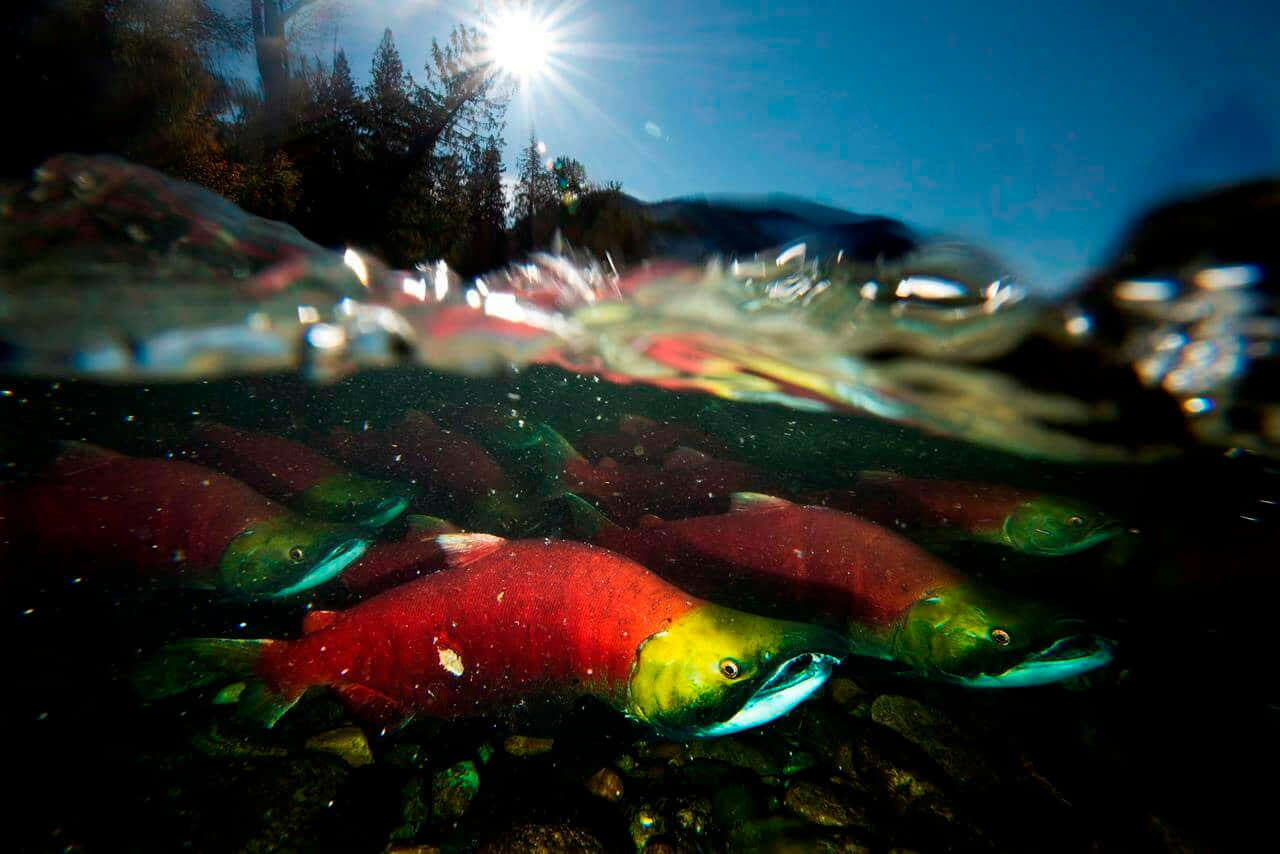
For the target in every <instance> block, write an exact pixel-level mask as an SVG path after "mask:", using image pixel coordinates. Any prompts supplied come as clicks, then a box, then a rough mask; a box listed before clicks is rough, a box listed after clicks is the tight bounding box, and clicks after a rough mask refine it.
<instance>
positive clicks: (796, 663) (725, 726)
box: [695, 652, 840, 738]
mask: <svg viewBox="0 0 1280 854" xmlns="http://www.w3.org/2000/svg"><path fill="white" fill-rule="evenodd" d="M839 663H840V659H838V658H836V657H835V656H833V655H826V654H823V653H812V652H806V653H802V654H800V655H797V656H795V657H794V658H790V659H788V660H787V661H784V662H783V663H782V664H781V665H780V666H779V667H778V669H777V670H775V671H774V674H773V676H770V677H769V679H768V681H766V682H765V684H764V685H762V686H760V688H759V689H758V690H757V691H756V692H755V693H754V694H752V695H751V698H750V699H749V700H747V702H746V703H745V704H743V706H742V708H741V709H740V710H739V711H738V713H737V714H735V715H734V716H733V717H731V718H729V720H727V721H724V722H722V723H717V724H710V725H708V726H706V727H702V728H701V729H699V730H698V731H697V732H696V733H695V736H696V737H697V738H715V737H717V736H721V735H729V734H731V733H735V732H741V731H742V730H744V729H751V728H752V727H757V726H760V725H761V724H767V723H769V721H771V720H773V719H774V718H780V717H782V716H783V715H785V714H786V713H787V712H789V711H791V710H792V709H793V708H795V707H796V706H798V705H800V704H801V703H803V702H804V701H805V700H807V699H809V697H810V696H812V695H813V693H814V692H815V691H817V690H818V689H819V688H821V687H822V686H823V684H825V683H826V681H827V679H828V677H830V676H831V671H832V670H834V669H835V668H836V666H837V665H838V664H839Z"/></svg>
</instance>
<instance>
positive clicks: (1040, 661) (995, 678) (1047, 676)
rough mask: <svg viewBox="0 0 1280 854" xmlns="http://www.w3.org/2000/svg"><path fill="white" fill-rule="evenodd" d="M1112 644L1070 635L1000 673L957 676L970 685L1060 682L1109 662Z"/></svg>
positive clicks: (989, 686)
mask: <svg viewBox="0 0 1280 854" xmlns="http://www.w3.org/2000/svg"><path fill="white" fill-rule="evenodd" d="M1114 654H1115V645H1114V644H1113V643H1112V642H1111V641H1109V640H1107V639H1106V638H1103V637H1100V636H1098V635H1091V634H1084V635H1071V636H1070V637H1065V638H1061V639H1059V640H1056V641H1054V642H1053V643H1052V644H1050V645H1049V646H1047V647H1045V648H1044V649H1042V650H1040V651H1039V652H1036V653H1033V654H1031V655H1029V656H1027V657H1026V658H1024V659H1023V660H1022V661H1021V662H1020V663H1018V664H1016V665H1014V666H1013V667H1010V668H1009V669H1008V670H1006V671H1004V672H1003V673H998V674H982V675H980V676H968V677H960V678H958V679H957V681H959V682H960V683H962V684H964V685H967V686H969V687H971V688H1024V687H1032V686H1037V685H1049V684H1052V683H1054V682H1061V681H1062V680H1064V679H1070V678H1071V677H1073V676H1079V675H1080V674H1081V673H1088V672H1089V671H1090V670H1097V669H1098V668H1099V667H1104V666H1105V665H1107V664H1110V663H1111V660H1112V658H1113V657H1114Z"/></svg>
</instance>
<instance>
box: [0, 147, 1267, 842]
mask: <svg viewBox="0 0 1280 854" xmlns="http://www.w3.org/2000/svg"><path fill="white" fill-rule="evenodd" d="M1274 199H1275V193H1274V188H1273V187H1272V186H1271V185H1259V186H1254V187H1245V188H1238V189H1235V190H1230V191H1225V192H1223V193H1222V194H1219V195H1216V196H1211V197H1207V198H1205V199H1201V200H1198V201H1195V202H1189V203H1187V204H1186V205H1183V206H1173V207H1170V208H1168V209H1166V210H1164V211H1161V212H1157V213H1155V214H1152V215H1151V216H1150V217H1149V218H1148V219H1146V220H1144V222H1143V223H1141V224H1140V225H1139V227H1138V228H1137V229H1136V230H1135V231H1134V233H1133V234H1132V235H1130V236H1129V238H1128V244H1127V245H1128V246H1129V247H1130V248H1129V249H1128V250H1126V251H1125V252H1124V253H1122V254H1121V255H1120V256H1119V257H1118V259H1117V260H1116V262H1115V263H1114V264H1113V266H1112V267H1110V268H1108V269H1105V270H1102V271H1099V273H1098V274H1097V275H1096V276H1095V277H1094V278H1093V280H1091V281H1090V282H1088V283H1086V286H1085V287H1084V288H1083V289H1082V290H1081V291H1080V293H1078V294H1077V295H1075V296H1073V297H1071V298H1070V299H1069V300H1067V301H1064V302H1062V303H1060V304H1046V303H1044V302H1043V301H1041V300H1039V299H1038V298H1037V297H1036V292H1035V290H1034V289H1033V288H1030V287H1029V286H1028V285H1026V284H1025V283H1023V282H1020V281H1019V280H1018V279H1017V277H1016V276H1015V275H1013V274H1012V273H1010V272H1009V271H1008V270H1006V269H1004V267H1003V266H1002V265H1001V264H1000V262H999V261H998V260H996V259H994V258H992V257H990V256H988V255H987V254H986V253H983V252H982V251H980V250H978V249H975V248H973V247H968V246H964V245H959V244H955V243H952V242H948V241H944V240H935V239H931V238H928V237H926V236H922V235H917V234H915V233H913V232H911V231H910V230H908V229H906V227H905V226H902V225H900V224H898V223H894V222H892V221H889V220H884V219H880V218H874V217H861V216H854V215H852V214H848V215H846V214H842V213H841V212H832V211H830V210H829V209H818V210H813V209H801V210H799V211H795V210H793V211H791V212H787V211H785V210H780V209H777V205H775V204H774V203H773V202H770V203H768V204H767V205H764V206H756V207H752V206H748V205H744V204H741V203H735V204H732V205H731V204H727V203H726V204H724V205H714V204H707V203H698V202H690V203H668V204H666V205H659V206H653V208H652V209H651V210H649V211H648V212H647V213H645V214H643V216H645V217H647V218H648V219H647V220H646V227H648V228H650V229H651V230H652V233H653V245H655V246H658V247H662V248H663V252H662V253H661V254H660V255H657V256H655V257H654V259H653V260H651V261H650V262H649V263H646V264H642V265H639V266H636V267H634V268H627V269H618V268H617V266H616V265H615V262H614V260H613V259H612V258H611V257H609V256H608V255H607V254H606V255H605V256H604V257H603V258H593V257H587V256H586V255H585V254H583V253H581V252H579V251H577V250H575V249H574V248H573V247H569V246H566V245H560V246H558V247H554V249H555V250H556V251H554V252H547V253H544V254H536V255H534V256H532V257H531V258H529V259H527V260H526V261H524V262H522V263H519V264H514V265H511V266H510V267H508V268H505V269H502V270H497V271H493V272H491V273H489V274H487V275H485V276H482V277H478V278H475V279H471V280H468V281H463V280H461V279H460V278H459V277H458V276H456V275H455V274H454V273H453V272H452V271H450V270H449V269H448V268H447V267H446V266H444V265H443V264H434V263H433V264H423V265H422V266H421V267H420V268H418V269H415V270H412V271H393V270H389V269H387V268H386V267H384V266H383V265H381V264H380V263H379V262H378V261H377V260H376V259H374V258H372V257H369V256H367V255H364V254H361V253H360V252H358V251H356V250H347V251H346V252H345V253H337V252H331V251H328V250H325V249H323V248H321V247H318V246H316V245H314V244H310V243H308V242H307V241H306V240H305V239H304V238H302V237H301V236H300V235H298V234H297V233H296V232H294V231H292V230H291V229H288V228H287V227H285V226H282V225H280V224H278V223H270V222H267V221H265V220H260V219H257V218H254V217H250V216H248V215H246V214H244V213H243V212H240V211H238V210H236V209H235V208H233V207H231V206H230V205H228V204H227V203H225V202H224V201H222V200H219V199H217V198H216V197H214V196H211V195H209V194H207V193H205V192H204V191H201V190H197V189H195V188H192V187H189V186H186V185H181V184H177V183H175V182H172V181H170V180H168V179H166V178H163V177H161V176H159V175H157V174H155V173H152V172H149V171H147V170H145V169H141V168H139V167H134V166H131V165H129V164H126V163H124V162H123V161H119V160H113V159H109V158H77V157H63V158H57V159H55V160H52V161H50V162H49V163H48V164H46V166H45V167H44V168H43V169H42V170H41V171H40V172H39V173H38V174H37V175H36V176H35V177H34V178H33V179H32V181H31V182H29V183H27V184H25V185H23V186H20V187H14V188H10V189H9V190H8V191H7V192H6V195H5V200H4V206H3V213H4V216H3V218H2V219H0V228H2V229H3V234H2V240H3V246H4V252H3V256H2V260H0V265H2V268H0V269H2V271H3V275H4V282H3V288H2V289H0V359H2V360H3V369H4V372H5V379H4V383H3V396H0V407H3V412H4V415H5V422H4V423H5V425H6V427H7V429H6V430H4V431H3V433H2V434H0V437H2V439H3V445H0V447H3V449H4V452H5V454H4V462H5V468H4V476H3V478H4V479H3V486H0V549H3V553H4V555H5V557H6V558H7V560H6V566H7V572H6V576H5V587H6V601H7V602H9V603H10V612H9V614H8V616H7V617H6V619H5V631H6V632H7V634H8V638H7V639H9V640H10V642H11V643H10V649H11V650H14V651H15V652H16V653H17V654H16V655H15V656H14V658H13V660H12V661H11V664H12V671H11V674H10V675H11V682H12V684H13V685H15V686H17V690H15V692H14V695H15V696H14V699H13V706H14V710H15V712H16V714H17V717H18V719H19V720H20V721H21V723H20V725H19V729H18V730H17V731H16V732H15V737H16V739H17V741H18V742H19V744H20V750H19V757H18V769H19V772H20V773H21V775H22V777H23V779H24V780H26V781H28V782H29V786H28V788H29V795H27V796H25V798H26V799H25V800H24V801H23V806H24V808H25V811H26V812H28V813H29V826H27V825H24V826H23V827H22V828H20V831H19V835H20V837H21V840H20V843H19V847H23V846H24V845H26V843H30V845H26V847H29V848H34V849H35V850H46V849H49V850H52V849H54V848H56V849H58V850H64V849H66V850H76V849H77V848H79V847H82V846H85V847H93V846H94V845H101V846H102V847H121V846H125V847H136V848H139V849H143V850H150V849H152V848H155V849H164V850H171V849H172V848H173V847H174V846H175V845H187V846H188V847H194V848H196V849H198V850H216V851H221V850H246V849H254V850H257V849H264V850H265V849H274V848H281V847H284V848H297V849H299V850H320V849H334V850H370V851H374V850H402V851H403V850H424V849H423V848H419V847H415V846H425V847H426V849H427V850H430V849H431V847H435V848H436V849H437V850H476V849H480V850H561V849H567V848H573V849H586V850H629V849H630V848H635V849H636V850H638V851H641V850H646V851H656V850H697V851H702V850H713V851H718V850H794V849H796V848H797V847H799V848H801V849H805V850H808V849H817V850H832V849H841V848H842V847H843V848H855V849H858V850H865V849H876V850H881V849H888V848H891V847H901V846H911V847H915V848H918V849H921V850H935V849H939V848H960V849H963V850H971V849H972V850H993V849H998V848H1013V849H1018V850H1022V849H1045V848H1048V849H1052V850H1059V849H1061V850H1079V849H1081V848H1083V847H1086V846H1094V847H1099V846H1101V847H1108V846H1110V847H1113V848H1120V849H1125V850H1129V849H1133V848H1145V847H1154V848H1161V847H1163V848H1182V849H1189V848H1194V847H1196V846H1198V845H1202V844H1206V843H1208V844H1218V843H1223V842H1224V841H1226V842H1229V841H1230V840H1231V837H1232V835H1233V834H1234V833H1235V832H1236V831H1237V829H1240V832H1241V834H1242V835H1243V834H1244V830H1243V828H1248V827H1249V821H1248V819H1249V816H1250V815H1257V816H1261V815H1265V811H1263V810H1262V808H1261V803H1262V801H1263V799H1264V797H1263V794H1262V793H1261V792H1251V791H1249V790H1248V789H1247V787H1242V786H1222V785H1221V782H1220V781H1222V780H1224V779H1233V780H1243V779H1249V778H1250V777H1249V773H1250V772H1251V771H1252V772H1255V777H1256V774H1257V773H1259V772H1260V771H1261V770H1262V769H1264V767H1266V766H1267V764H1268V763H1269V762H1271V761H1272V760H1273V758H1274V757H1273V756H1272V755H1271V754H1272V753H1274V750H1273V749H1272V747H1273V745H1272V746H1270V747H1269V746H1268V745H1271V741H1269V740H1267V739H1265V738H1264V737H1262V734H1264V733H1265V732H1268V731H1270V729H1271V728H1273V725H1274V721H1273V720H1272V717H1273V716H1274V709H1275V704H1276V702H1277V697H1276V696H1275V688H1274V684H1273V680H1269V679H1265V678H1262V677H1260V676H1259V674H1262V673H1266V672H1269V667H1270V657H1269V650H1270V649H1271V644H1270V635H1271V633H1272V632H1271V628H1270V625H1269V623H1268V621H1267V619H1266V615H1265V610H1266V609H1265V602H1263V601H1262V600H1260V599H1259V595H1260V594H1259V591H1266V590H1268V589H1269V588H1270V585H1271V582H1272V581H1273V575H1274V571H1273V570H1272V569H1271V566H1272V564H1273V563H1274V561H1273V559H1272V558H1273V557H1274V553H1275V548H1276V546H1277V542H1276V539H1277V531H1278V530H1280V526H1278V525H1277V523H1278V522H1280V518H1277V515H1276V510H1275V508H1276V504H1275V502H1276V500H1277V497H1278V493H1280V490H1278V489H1277V481H1276V470H1275V469H1274V465H1273V462H1272V461H1271V459H1269V458H1272V457H1274V455H1275V452H1276V449H1277V436H1278V435H1280V433H1278V432H1277V427H1276V425H1277V423H1280V416H1277V413H1276V406H1277V403H1276V402H1275V390H1276V388H1277V385H1276V384H1275V383H1274V382H1272V381H1271V380H1272V379H1274V378H1273V377H1272V374H1273V373H1274V368H1275V363H1276V360H1275V356H1276V353H1275V339H1276V333H1277V329H1276V323H1277V321H1276V312H1275V308H1276V306H1275V297H1274V294H1273V291H1274V278H1273V274H1272V272H1271V271H1272V270H1274V269H1275V263H1276V259H1275V258H1274V257H1273V256H1274V253H1275V249H1274V247H1273V246H1272V244H1271V242H1270V236H1271V235H1272V234H1273V233H1274V225H1275V204H1274ZM784 207H785V206H784ZM1255 612H1259V613H1260V616H1259V615H1257V614H1255ZM977 689H982V690H977ZM1192 732H1194V733H1195V737H1191V736H1189V733H1192ZM1171 744H1176V745H1177V746H1178V747H1177V749H1176V750H1173V749H1170V745H1171ZM72 805H74V808H72ZM1223 815H1231V816H1233V820H1232V822H1230V823H1229V824H1230V826H1229V827H1225V828H1224V823H1223V820H1222V816H1223ZM228 816H233V817H234V818H235V820H233V821H228ZM1236 817H1239V818H1236ZM538 846H542V847H541V848H539V847H538Z"/></svg>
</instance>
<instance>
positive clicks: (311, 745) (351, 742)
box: [306, 726, 373, 768]
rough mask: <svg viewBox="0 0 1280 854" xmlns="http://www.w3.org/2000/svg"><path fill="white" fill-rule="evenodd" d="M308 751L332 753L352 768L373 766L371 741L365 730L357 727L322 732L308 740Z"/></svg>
mask: <svg viewBox="0 0 1280 854" xmlns="http://www.w3.org/2000/svg"><path fill="white" fill-rule="evenodd" d="M306 748H307V750H319V751H321V752H324V753H332V754H333V755H335V756H337V757H339V758H340V759H342V760H343V761H345V762H346V763H347V764H348V765H350V766H351V767H352V768H359V767H360V766H362V765H372V764H373V751H372V750H370V749H369V739H368V738H366V737H365V734H364V730H362V729H360V727H356V726H347V727H342V728H341V729H335V730H330V731H329V732H322V733H320V734H319V735H313V736H311V738H309V739H307V743H306Z"/></svg>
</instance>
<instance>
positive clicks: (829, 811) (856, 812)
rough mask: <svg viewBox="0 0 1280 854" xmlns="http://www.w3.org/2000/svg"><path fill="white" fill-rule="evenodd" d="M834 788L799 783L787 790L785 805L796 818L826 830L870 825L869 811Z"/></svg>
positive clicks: (810, 783) (805, 782)
mask: <svg viewBox="0 0 1280 854" xmlns="http://www.w3.org/2000/svg"><path fill="white" fill-rule="evenodd" d="M841 794H842V793H839V792H837V791H836V790H835V789H833V788H829V787H827V786H823V785H820V784H818V783H812V782H808V781H804V780H798V781H796V782H795V783H792V784H791V785H790V786H789V787H787V793H786V794H785V795H784V796H783V799H782V802H783V804H784V805H785V806H786V807H787V809H789V810H791V811H792V812H793V813H795V814H796V815H798V816H800V817H801V818H803V819H805V820H806V821H809V822H812V823H813V824H820V825H822V826H823V827H862V826H865V825H866V824H867V814H866V810H865V809H863V808H862V807H861V806H857V805H854V804H851V803H849V801H848V799H847V798H846V797H842V796H841Z"/></svg>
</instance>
